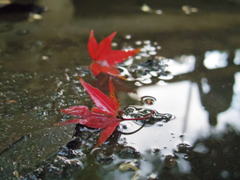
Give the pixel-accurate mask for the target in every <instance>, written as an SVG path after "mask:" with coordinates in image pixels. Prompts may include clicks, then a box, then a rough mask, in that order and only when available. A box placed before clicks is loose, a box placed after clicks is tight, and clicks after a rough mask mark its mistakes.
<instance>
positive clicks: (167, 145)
mask: <svg viewBox="0 0 240 180" xmlns="http://www.w3.org/2000/svg"><path fill="white" fill-rule="evenodd" d="M0 2H1V1H0ZM120 5H121V6H120ZM186 5H187V6H186ZM196 8H197V9H196ZM239 8H240V4H239V3H238V1H227V0H225V1H215V0H211V1H208V2H202V1H197V0H195V1H175V2H168V1H161V3H160V2H158V1H154V0H151V1H131V2H129V1H121V2H120V1H116V2H112V1H106V2H105V3H100V2H98V1H89V2H80V1H77V0H76V1H75V0H73V1H68V0H62V1H56V0H52V1H38V2H37V3H36V4H35V5H28V4H27V5H26V4H24V3H23V4H20V5H18V6H15V5H10V6H4V7H2V8H0V131H1V136H0V174H1V177H3V179H18V178H22V179H36V178H41V179H87V178H88V179H89V178H91V179H93V178H94V179H131V178H132V179H134V178H136V179H161V178H163V179H186V178H189V179H238V178H239V177H240V174H239V167H240V166H239V162H238V159H239V148H240V147H239V128H240V124H239V122H238V121H239V119H240V103H239V102H240V72H239V71H240V68H239V65H240V49H239V48H240V39H239V35H240V33H239V30H238V29H239V28H240V13H239V12H240V11H239ZM36 13H40V16H34V14H35V15H36ZM91 29H94V30H95V35H96V37H97V39H99V40H100V39H102V38H103V37H105V36H107V35H108V34H110V33H111V32H113V31H117V32H118V35H117V36H116V38H115V39H114V43H113V47H114V48H117V49H122V48H123V49H129V48H141V52H140V53H139V54H138V55H137V56H135V57H134V58H133V59H130V60H129V61H127V62H125V63H123V64H122V65H120V70H121V71H122V74H123V75H126V77H127V81H128V82H127V83H123V82H122V81H119V80H116V82H115V83H116V85H117V89H118V96H119V99H120V102H121V106H122V108H124V107H127V106H134V107H139V108H147V109H154V110H157V111H158V112H159V113H162V114H166V113H168V115H172V118H170V120H169V121H167V122H165V121H164V120H163V119H159V120H156V119H155V120H152V121H149V122H147V123H146V124H145V125H144V127H143V128H142V129H140V130H139V131H138V132H136V133H134V134H131V135H124V134H121V133H118V132H116V133H115V134H114V136H113V137H112V138H111V139H110V141H109V142H108V143H106V144H104V145H103V146H102V147H101V148H100V149H96V150H95V151H94V152H91V153H90V151H91V148H92V146H93V145H94V143H95V141H96V138H97V135H98V132H95V131H93V132H92V130H86V129H85V130H82V129H81V128H80V131H81V136H80V137H79V136H76V137H72V135H73V133H74V132H75V126H74V125H70V126H65V127H56V126H54V123H56V122H59V121H63V120H66V118H68V117H65V116H63V115H62V114H61V113H60V112H59V110H60V109H62V108H66V107H69V106H71V105H86V106H92V105H93V104H92V102H91V100H90V99H89V98H88V97H87V95H86V93H85V92H84V90H83V88H82V87H81V85H80V84H79V82H78V78H79V76H81V77H84V79H86V80H87V81H89V82H90V83H92V84H94V85H95V86H99V88H100V87H101V85H102V84H100V83H99V82H100V81H99V82H98V83H96V81H94V80H93V77H92V76H91V74H90V72H89V70H88V68H87V66H88V65H89V63H90V58H89V57H88V53H87V47H86V44H87V40H88V34H89V31H90V30H91ZM99 80H101V82H102V83H103V82H104V77H100V79H99ZM103 86H104V85H103ZM101 88H103V90H104V87H101ZM145 96H151V97H153V100H154V102H153V101H148V102H152V103H149V104H147V103H145V104H143V103H142V100H141V98H142V97H145ZM173 117H174V118H173ZM123 125H124V126H123ZM141 125H142V124H141V122H140V123H139V122H127V121H126V122H124V123H123V124H122V127H124V128H123V129H121V130H123V131H131V130H135V129H137V128H139V127H140V126H141ZM122 127H121V128H122ZM77 131H78V129H77ZM89 134H94V136H93V137H91V138H88V137H89Z"/></svg>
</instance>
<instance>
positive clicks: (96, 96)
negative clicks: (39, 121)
mask: <svg viewBox="0 0 240 180" xmlns="http://www.w3.org/2000/svg"><path fill="white" fill-rule="evenodd" d="M80 83H81V84H82V86H83V87H84V89H85V90H86V91H87V92H88V94H89V95H90V97H91V99H92V100H93V102H94V104H95V107H93V108H92V109H91V110H89V109H88V107H86V106H72V107H70V108H67V109H63V110H61V111H62V112H63V113H65V114H70V115H74V116H78V118H76V119H71V120H67V121H65V122H60V123H58V125H67V124H82V125H85V126H87V127H90V128H100V129H102V131H101V133H100V137H99V138H98V142H97V146H98V145H101V144H102V143H104V142H105V141H106V140H107V139H108V138H109V137H110V136H111V134H112V133H113V132H114V130H115V129H116V127H117V126H118V125H119V124H120V122H121V121H123V120H144V119H148V118H149V117H150V116H149V115H147V116H145V117H142V118H138V119H122V118H120V117H119V116H118V115H119V112H121V111H120V110H119V107H120V104H119V102H118V100H117V98H116V96H115V87H114V85H113V83H112V81H111V80H109V91H110V95H109V96H107V95H105V94H104V93H103V92H102V91H100V90H99V89H97V88H95V87H93V86H91V85H90V84H88V83H87V82H85V81H84V80H82V79H80Z"/></svg>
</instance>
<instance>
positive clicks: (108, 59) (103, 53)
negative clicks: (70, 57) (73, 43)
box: [88, 31, 140, 76]
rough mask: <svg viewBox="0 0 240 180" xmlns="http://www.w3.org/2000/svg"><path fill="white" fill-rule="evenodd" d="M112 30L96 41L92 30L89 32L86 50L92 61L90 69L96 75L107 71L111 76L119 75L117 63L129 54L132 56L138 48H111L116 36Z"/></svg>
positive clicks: (125, 58)
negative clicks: (125, 49)
mask: <svg viewBox="0 0 240 180" xmlns="http://www.w3.org/2000/svg"><path fill="white" fill-rule="evenodd" d="M116 34H117V33H116V32H113V33H112V34H110V35H109V36H108V37H106V38H105V39H103V40H102V41H101V42H100V43H97V41H96V38H95V37H94V32H93V31H91V32H90V36H89V40H88V52H89V55H90V57H91V58H92V59H93V60H94V62H93V63H92V64H91V65H90V70H91V71H92V73H93V74H94V75H95V76H97V75H99V74H100V73H107V74H110V75H113V76H119V74H120V71H119V70H118V69H117V68H116V65H117V64H118V63H121V62H124V61H125V60H127V59H128V58H129V57H130V56H134V55H135V54H137V53H138V52H139V51H140V50H139V49H134V50H129V51H123V50H113V49H112V40H113V38H114V37H115V36H116Z"/></svg>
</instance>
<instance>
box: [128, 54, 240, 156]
mask: <svg viewBox="0 0 240 180" xmlns="http://www.w3.org/2000/svg"><path fill="white" fill-rule="evenodd" d="M234 58H235V59H236V57H235V56H231V55H229V54H228V53H226V52H224V53H222V52H221V51H211V52H206V54H205V59H204V60H203V61H200V64H198V65H195V64H196V63H199V61H196V58H195V57H194V56H193V55H191V56H186V55H185V56H181V57H179V58H176V60H169V70H170V72H171V73H173V74H174V75H175V77H176V78H178V77H181V76H184V77H187V76H186V74H188V73H194V72H195V71H196V72H200V71H204V73H202V74H201V76H200V77H198V78H196V79H193V80H191V81H189V80H187V79H182V81H180V82H171V83H165V84H163V83H161V81H160V82H159V83H156V84H155V85H150V86H146V87H140V88H138V89H137V95H138V96H137V97H136V96H135V95H134V96H132V98H135V99H139V98H141V97H145V96H149V95H151V96H153V97H155V98H156V99H157V101H156V102H155V103H154V105H153V106H152V108H154V109H156V110H158V111H160V112H171V113H173V114H174V115H175V116H176V119H175V120H173V121H170V122H168V123H167V124H164V125H163V126H159V124H155V125H154V126H152V127H147V128H144V129H143V130H142V131H140V132H138V133H136V134H134V135H131V136H125V138H126V139H127V143H128V144H129V145H131V146H133V147H135V148H136V149H138V150H140V151H142V152H143V151H146V150H147V149H148V148H149V147H152V148H160V149H161V150H162V152H165V151H166V152H167V153H169V152H171V151H172V150H173V149H175V148H176V145H177V144H179V143H181V142H186V143H189V144H193V143H194V142H195V141H196V139H198V138H199V137H202V136H208V135H209V134H210V133H211V132H212V131H213V130H217V131H218V130H223V129H224V127H225V126H226V124H231V125H233V126H235V124H239V123H238V119H239V118H240V113H239V112H240V111H239V102H240V99H239V73H238V72H237V71H229V72H228V73H227V74H223V75H222V76H220V77H218V74H214V72H211V73H209V72H208V70H207V69H216V70H218V68H227V67H231V66H235V65H234V64H233V63H232V62H233V59H234ZM201 63H204V65H203V64H201ZM204 66H205V67H204ZM194 67H197V68H200V67H201V68H202V69H194ZM238 70H239V69H238ZM226 71H227V69H226ZM223 73H224V71H223ZM183 74H184V75H183ZM171 81H174V78H173V79H172V80H171ZM130 96H131V94H130ZM236 127H239V125H237V126H236ZM139 137H140V138H139ZM166 149H168V150H166Z"/></svg>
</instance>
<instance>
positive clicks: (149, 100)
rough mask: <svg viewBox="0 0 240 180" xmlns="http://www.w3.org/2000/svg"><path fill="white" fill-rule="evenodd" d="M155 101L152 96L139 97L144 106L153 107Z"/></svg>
mask: <svg viewBox="0 0 240 180" xmlns="http://www.w3.org/2000/svg"><path fill="white" fill-rule="evenodd" d="M155 101H156V98H155V97H152V96H143V97H141V102H142V103H143V104H146V105H153V104H154V102H155Z"/></svg>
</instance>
